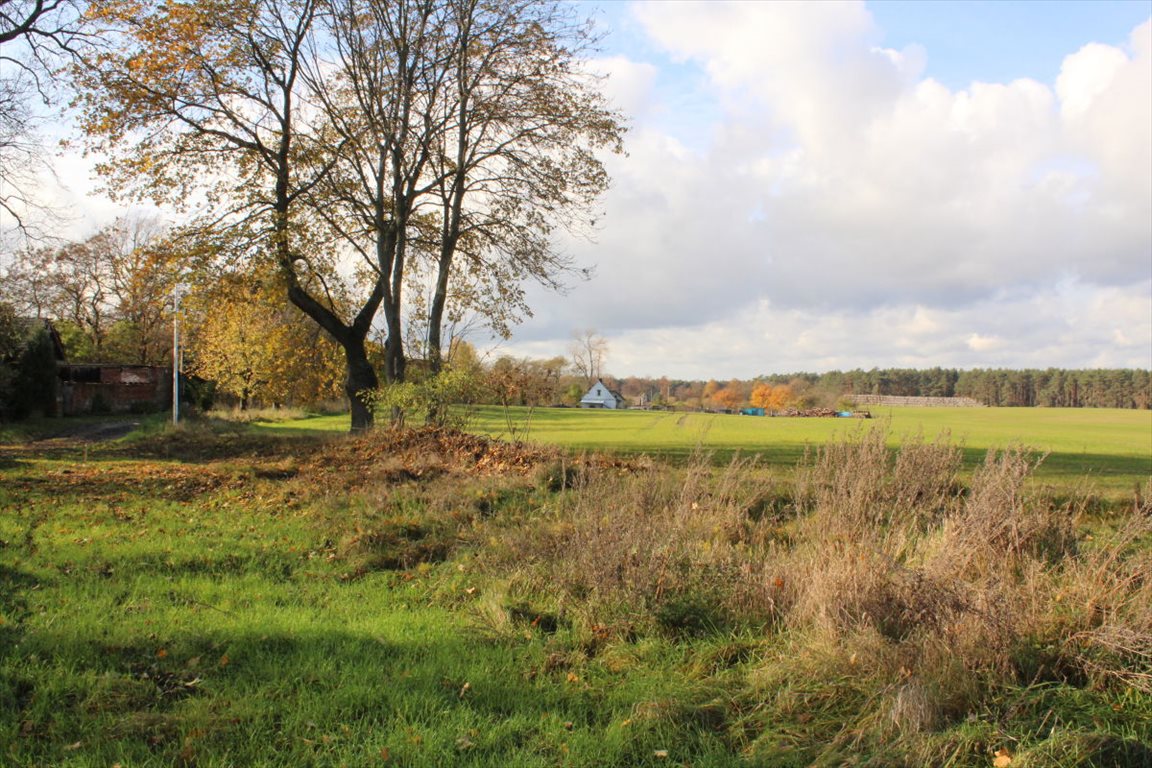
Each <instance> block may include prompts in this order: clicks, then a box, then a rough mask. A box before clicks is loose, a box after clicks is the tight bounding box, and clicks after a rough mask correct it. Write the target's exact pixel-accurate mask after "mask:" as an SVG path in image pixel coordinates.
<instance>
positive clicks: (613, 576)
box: [499, 457, 762, 633]
mask: <svg viewBox="0 0 1152 768" xmlns="http://www.w3.org/2000/svg"><path fill="white" fill-rule="evenodd" d="M755 474H756V473H754V472H753V470H752V465H751V463H749V462H747V461H744V460H740V459H737V460H735V461H733V463H732V464H731V465H729V467H728V468H727V469H726V470H722V471H720V472H715V471H714V470H713V469H712V468H711V466H710V464H709V462H708V460H707V457H698V458H697V460H696V461H693V462H692V463H691V464H690V466H689V467H688V468H687V469H685V470H684V471H683V473H682V474H676V473H671V472H668V471H667V470H666V469H660V470H656V469H649V470H643V471H633V472H628V473H619V472H606V471H599V472H597V471H592V470H591V469H589V468H586V469H584V470H582V472H581V474H580V476H579V478H580V479H579V482H576V483H574V485H575V487H574V488H572V489H571V490H570V491H569V492H568V493H566V494H563V495H560V496H557V497H556V499H555V506H554V507H552V508H550V509H549V510H547V513H546V514H545V515H542V516H540V517H539V518H538V519H536V520H534V521H533V522H532V523H531V525H529V526H528V527H517V529H516V530H514V531H510V532H508V533H507V534H506V535H505V536H504V537H502V543H503V545H504V547H505V549H503V551H502V553H501V554H500V556H499V564H500V565H501V566H502V567H506V566H508V565H513V566H514V567H517V572H518V579H516V580H514V583H513V584H512V591H513V592H514V593H517V594H514V595H513V597H514V598H519V597H520V596H521V595H523V596H530V595H532V594H538V593H541V592H543V593H549V592H551V593H554V594H555V593H558V594H560V595H561V597H562V601H563V602H564V603H566V604H569V605H572V604H575V603H579V604H581V605H582V606H583V609H584V610H586V611H587V612H588V614H589V621H590V622H593V623H597V624H600V625H606V624H612V623H614V622H617V621H618V620H623V621H619V622H618V623H619V625H620V626H631V625H632V624H633V623H634V622H640V623H647V624H649V625H650V626H651V625H655V626H660V627H663V628H664V629H668V630H672V631H675V632H685V633H695V632H701V631H707V630H709V629H713V628H716V627H718V626H723V625H724V624H725V623H726V622H727V621H728V620H729V619H730V618H731V617H732V616H733V615H734V612H733V610H732V603H733V600H734V599H735V598H734V596H735V595H736V593H737V591H738V589H737V587H738V585H739V584H740V583H741V580H742V578H743V577H744V576H746V574H747V568H746V567H744V566H746V565H747V563H748V548H747V545H746V542H747V538H748V535H749V531H750V526H751V524H750V522H749V519H748V509H749V506H750V505H751V504H752V502H753V497H754V496H755V494H756V493H757V492H758V490H759V486H760V485H762V483H758V482H753V481H751V480H750V478H752V477H753V476H754V475H755ZM552 476H553V473H552V472H551V471H550V472H549V474H548V477H547V478H545V480H548V479H549V478H551V477H552ZM517 591H518V592H517ZM745 618H747V617H745Z"/></svg>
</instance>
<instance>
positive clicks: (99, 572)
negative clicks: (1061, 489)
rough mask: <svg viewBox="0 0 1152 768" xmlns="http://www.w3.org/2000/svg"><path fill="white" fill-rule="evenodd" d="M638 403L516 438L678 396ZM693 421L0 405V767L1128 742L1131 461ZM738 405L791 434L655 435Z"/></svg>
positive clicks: (1148, 544)
mask: <svg viewBox="0 0 1152 768" xmlns="http://www.w3.org/2000/svg"><path fill="white" fill-rule="evenodd" d="M1085 413H1094V415H1095V416H1097V417H1099V416H1100V415H1101V412H1085ZM541 415H547V416H548V417H549V418H545V419H541V420H540V421H539V422H537V418H538V417H540V416H541ZM937 415H938V416H939V417H940V424H947V422H948V419H949V414H937ZM1061 415H1062V414H1061ZM654 416H655V415H654V414H642V413H620V414H588V413H580V412H575V411H556V412H541V411H538V412H537V413H536V414H534V416H533V422H534V427H533V431H532V433H531V435H530V436H531V437H533V438H536V437H543V436H545V435H547V434H548V432H547V431H546V430H545V429H544V427H545V425H547V424H548V423H549V422H550V421H551V422H552V429H553V431H554V433H555V434H567V436H568V438H569V439H568V440H567V442H566V443H565V444H566V445H569V446H573V447H577V446H579V445H581V442H580V441H581V440H585V439H588V438H587V436H586V435H585V431H586V430H593V431H594V430H595V429H603V430H605V431H606V432H608V433H611V434H615V435H616V439H617V440H618V441H619V443H618V444H619V446H620V448H621V450H623V451H626V452H632V451H636V450H642V452H648V453H656V452H658V451H655V450H653V446H654V445H657V446H658V445H659V444H660V443H661V440H658V439H656V438H655V437H653V436H654V435H660V434H662V433H672V434H676V431H675V430H676V429H680V430H686V429H689V427H688V424H689V420H690V419H685V421H684V422H682V423H680V424H679V425H677V423H676V421H675V420H674V421H671V422H657V421H656V420H654V418H653V417H654ZM672 416H673V415H671V414H668V415H661V418H666V417H672ZM485 418H488V419H497V418H499V419H503V418H504V415H503V414H502V413H499V412H490V413H487V414H486V413H484V412H480V413H478V414H476V415H475V416H474V421H473V425H474V426H476V427H481V426H483V424H484V421H483V419H485ZM679 418H680V417H679V416H675V419H676V420H679ZM691 418H692V419H695V418H699V419H700V422H699V424H697V425H696V427H693V428H694V429H698V434H697V435H694V436H693V437H692V438H691V439H683V440H682V441H681V442H679V443H677V442H676V441H674V440H671V439H666V440H665V442H664V443H663V445H664V446H665V448H666V450H664V451H662V452H663V453H667V454H669V455H672V456H675V457H677V461H675V462H672V463H671V464H664V463H661V462H650V461H644V460H639V459H632V458H628V457H623V458H621V457H618V456H617V457H613V456H603V455H597V456H589V457H586V458H585V459H583V460H579V459H576V458H573V457H572V456H571V455H568V456H565V455H564V454H562V453H558V452H557V451H555V450H553V449H550V448H535V447H531V446H516V445H506V444H501V443H492V442H489V441H486V440H485V439H484V438H481V437H476V436H471V435H467V434H452V433H441V432H398V433H397V432H393V433H387V434H385V433H371V434H367V435H364V436H358V437H347V436H342V435H337V434H333V433H332V431H333V430H340V429H341V427H342V426H346V422H344V423H343V425H342V424H341V421H340V420H339V419H331V418H327V419H325V418H317V419H308V420H302V421H301V420H295V421H287V422H282V423H276V424H273V423H265V424H263V425H261V426H259V427H253V426H252V425H248V424H236V423H230V422H226V421H202V422H199V423H195V422H194V423H190V424H187V425H185V426H183V427H181V428H179V429H170V428H167V427H165V426H164V425H163V424H162V423H160V421H159V420H157V419H153V420H145V421H144V422H143V423H142V425H141V429H140V430H138V431H137V432H135V433H133V434H131V435H128V436H127V437H125V438H121V439H117V440H112V441H108V442H91V441H89V440H88V438H87V437H84V438H83V439H76V438H74V437H60V436H58V433H59V431H60V430H59V429H58V428H54V427H56V425H47V426H43V425H41V426H40V427H37V428H36V429H33V430H32V431H31V432H27V431H25V432H8V433H6V435H5V436H2V437H0V765H4V766H9V765H10V766H17V767H19V768H33V767H35V768H39V767H40V766H51V767H52V768H55V767H56V766H62V767H69V768H71V767H76V768H80V767H83V768H97V767H99V768H111V767H112V766H120V767H121V768H136V767H145V766H157V767H159V766H165V767H169V766H179V767H180V768H208V767H212V766H219V767H221V768H223V766H240V765H260V766H270V767H276V768H279V767H283V768H288V767H289V766H292V767H295V766H317V767H320V766H333V767H335V766H375V765H380V766H410V767H411V768H422V767H423V766H477V767H479V766H493V767H497V766H499V767H500V768H503V766H541V767H544V766H589V767H591V766H620V767H621V768H624V767H626V766H696V767H699V766H717V767H718V766H734V767H735V766H764V767H765V768H791V767H793V766H795V767H796V768H799V767H800V766H840V765H860V766H862V765H872V766H908V767H909V768H911V767H912V766H917V767H919V766H925V765H932V766H948V767H951V768H985V767H986V766H989V765H992V764H993V761H994V760H995V759H996V758H1001V763H1000V764H1001V765H1003V764H1005V763H1003V758H1009V759H1010V760H1011V763H1010V764H1011V765H1014V766H1026V767H1027V766H1031V768H1066V767H1067V766H1085V767H1086V766H1100V767H1101V768H1104V767H1108V768H1113V767H1119V766H1125V767H1127V766H1137V767H1140V766H1148V767H1149V768H1152V577H1150V573H1152V571H1150V568H1152V561H1150V560H1149V553H1150V552H1152V507H1150V506H1149V505H1148V502H1147V501H1146V494H1147V492H1148V491H1147V490H1145V491H1144V493H1145V499H1144V500H1141V499H1139V498H1137V499H1135V500H1134V499H1133V497H1132V495H1131V493H1129V495H1128V497H1127V501H1126V502H1125V503H1121V502H1119V501H1118V502H1117V504H1115V505H1112V506H1110V507H1108V508H1107V509H1104V508H1101V507H1095V506H1092V505H1085V504H1082V503H1080V502H1079V501H1077V500H1075V499H1071V500H1068V499H1064V498H1058V499H1053V498H1051V497H1049V496H1047V495H1045V494H1044V493H1043V491H1042V489H1041V488H1039V487H1038V486H1037V485H1036V484H1033V483H1031V482H1030V481H1029V477H1030V472H1031V469H1030V465H1029V462H1028V460H1027V459H1026V458H1025V457H1023V456H1020V455H1016V454H1013V453H1011V452H1009V453H1007V454H1005V455H1003V456H1002V457H1001V458H1000V459H999V460H997V462H995V463H993V464H991V465H989V466H986V467H982V468H980V469H977V470H971V469H969V470H967V471H961V467H962V464H963V462H964V461H966V460H967V457H966V454H965V452H964V451H961V450H959V449H956V448H953V447H950V446H946V445H932V444H921V443H916V442H915V441H913V442H911V443H908V444H905V445H904V446H901V447H900V448H898V449H897V450H895V451H892V452H890V451H889V448H888V447H886V446H885V444H884V443H885V441H886V440H888V433H884V434H880V435H879V439H878V438H877V437H876V436H872V437H869V436H867V435H861V434H855V435H853V436H852V437H851V438H850V439H847V440H836V441H833V442H831V443H829V442H827V441H826V440H824V439H823V438H821V437H820V432H819V430H824V429H829V430H834V431H837V434H841V435H842V434H843V430H845V429H849V430H850V429H852V428H854V427H856V426H857V425H856V424H849V423H845V422H844V421H834V420H829V421H821V422H815V421H807V420H795V421H790V420H789V421H786V420H782V419H777V420H771V419H761V420H757V419H753V418H750V417H748V418H744V419H742V418H740V417H727V418H724V417H704V416H701V417H691ZM900 418H902V417H901V415H899V414H894V415H893V418H892V421H891V423H890V424H889V425H888V429H889V430H890V431H893V432H895V431H896V430H897V429H899V424H900V423H901V422H900ZM916 418H918V419H923V418H924V415H923V412H921V413H920V415H919V416H918V417H916ZM914 421H915V419H909V420H908V421H907V422H905V423H907V424H912V423H913V422H914ZM749 422H752V423H751V424H750V423H749ZM763 422H767V423H763ZM1118 422H1119V427H1118V428H1117V432H1116V434H1117V435H1118V436H1119V437H1118V438H1117V439H1116V442H1117V443H1123V441H1124V440H1125V439H1131V435H1132V433H1133V432H1136V431H1138V430H1139V424H1138V423H1134V422H1131V421H1129V420H1127V419H1125V418H1124V417H1123V416H1121V417H1119V419H1118ZM994 423H999V422H994ZM645 424H647V425H648V432H643V431H642V430H643V425H645ZM709 424H710V425H711V426H707V425H709ZM628 425H632V426H631V428H630V429H623V430H621V429H620V428H621V427H627V426H628ZM754 425H755V426H758V427H763V428H765V429H767V428H773V429H781V430H782V429H790V430H792V433H791V438H790V440H789V441H787V442H783V441H782V442H781V444H782V445H788V446H791V445H795V446H801V447H802V446H804V445H805V444H809V445H814V446H815V447H816V450H814V452H813V454H812V455H811V456H810V458H809V460H808V462H807V463H806V464H805V465H804V466H802V467H800V468H799V469H793V468H792V467H791V466H787V471H785V472H780V473H777V472H775V470H774V469H773V471H772V472H769V473H767V476H766V474H765V473H764V472H762V471H760V470H759V469H757V468H756V467H754V466H748V465H742V464H740V463H739V462H737V463H734V464H732V463H728V464H724V465H721V466H716V465H713V464H710V463H707V462H704V461H700V460H691V459H688V460H680V459H679V457H681V456H684V455H686V454H687V453H689V452H690V451H691V450H692V448H693V446H694V445H695V443H697V442H699V441H700V437H699V435H700V434H702V435H703V436H704V439H705V441H706V444H707V445H708V446H709V447H711V448H722V449H724V450H735V449H737V448H739V449H741V450H750V447H751V446H755V445H757V444H759V445H761V446H764V445H766V443H765V442H764V441H763V433H760V439H761V442H760V443H756V442H755V441H753V440H752V438H751V437H749V433H750V431H751V430H752V428H753V426H754ZM785 425H786V426H785ZM80 426H81V427H82V430H81V431H82V433H83V435H91V434H99V433H100V429H101V428H102V426H101V424H100V423H99V422H92V423H83V424H81V425H80ZM537 427H539V431H537ZM492 428H493V429H495V428H497V426H496V425H493V426H492ZM1050 428H1051V429H1052V430H1053V432H1052V434H1054V435H1056V436H1061V435H1062V436H1063V437H1064V439H1065V440H1066V441H1067V440H1069V439H1071V442H1065V443H1064V445H1066V446H1069V447H1068V448H1067V449H1066V450H1067V451H1068V453H1069V454H1073V453H1075V451H1076V448H1075V447H1074V446H1075V445H1076V444H1077V443H1079V444H1080V445H1082V446H1089V445H1092V443H1090V442H1089V437H1088V435H1092V434H1098V433H1100V432H1101V431H1102V428H1101V425H1099V424H1097V425H1096V426H1092V425H1090V424H1083V425H1081V426H1080V427H1078V428H1070V427H1069V426H1068V425H1067V423H1065V424H1064V425H1063V426H1061V425H1060V424H1052V425H1050ZM565 430H567V432H566V433H565ZM953 430H954V434H955V427H954V426H953ZM985 430H986V432H985V433H984V434H985V437H984V438H982V439H985V440H988V441H992V440H993V438H995V437H996V435H995V434H993V432H994V429H993V427H992V426H991V425H989V426H987V427H985ZM907 431H914V430H911V429H909V430H907ZM925 433H926V434H929V435H930V434H931V432H930V431H929V430H928V429H927V428H925ZM1069 433H1073V434H1074V435H1075V437H1074V438H1069ZM629 434H631V435H632V436H631V437H629ZM638 434H639V435H643V436H642V437H637V436H636V435H638ZM973 434H977V433H976V432H975V431H974V433H973ZM54 436H55V437H54ZM718 436H724V439H725V440H727V441H729V442H728V443H723V442H721V441H720V440H719V439H718ZM29 437H37V438H41V439H39V440H37V441H29V440H28V438H29ZM51 437H54V439H48V440H45V439H43V438H51ZM825 437H827V435H826V436H825ZM553 439H554V440H556V442H561V441H560V440H559V439H557V438H555V436H554V437H553ZM662 439H663V438H662ZM969 439H970V440H974V439H975V438H972V437H969ZM1096 439H1100V438H1096ZM1010 441H1011V440H1010V439H1006V442H1010ZM1103 442H1104V443H1108V445H1106V446H1104V447H1100V446H1099V445H1097V447H1096V448H1095V449H1094V450H1093V453H1092V455H1098V456H1103V457H1105V458H1104V460H1105V461H1110V460H1111V459H1109V458H1108V457H1109V456H1113V455H1119V456H1123V455H1124V452H1123V451H1117V450H1116V448H1115V447H1114V444H1113V443H1109V442H1108V440H1107V439H1104V440H1103ZM1110 446H1111V451H1112V452H1111V453H1110V452H1109V447H1110ZM767 447H768V449H769V451H771V449H772V443H771V442H768V443H767ZM969 450H971V449H969ZM1128 450H1132V449H1131V448H1129V449H1128ZM791 451H793V449H791V448H788V449H787V450H782V451H780V452H777V453H771V452H770V453H769V454H768V456H769V458H770V460H771V461H772V462H780V466H781V467H782V468H783V467H785V464H784V463H783V462H786V461H787V460H788V459H787V457H789V456H794V455H798V454H796V453H793V452H791ZM1081 453H1083V454H1084V455H1087V454H1088V451H1082V452H1081ZM1137 458H1139V454H1138V453H1137ZM1145 474H1147V473H1145ZM1135 477H1136V476H1135V475H1133V476H1130V477H1129V478H1128V480H1129V481H1133V479H1134V478H1135Z"/></svg>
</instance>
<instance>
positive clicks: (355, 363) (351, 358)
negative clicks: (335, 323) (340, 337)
mask: <svg viewBox="0 0 1152 768" xmlns="http://www.w3.org/2000/svg"><path fill="white" fill-rule="evenodd" d="M341 346H342V347H343V348H344V357H345V361H346V363H347V365H348V375H347V378H345V380H344V392H345V393H347V395H348V402H349V403H350V404H351V406H352V431H353V432H363V431H364V430H367V429H371V428H372V425H373V424H374V423H375V415H374V413H373V411H372V404H371V403H370V402H368V401H366V399H365V396H366V395H368V393H370V392H372V391H374V390H375V389H376V388H377V387H378V386H379V385H380V380H379V379H378V378H377V377H376V371H375V370H373V369H372V364H371V363H369V362H368V353H367V352H366V351H365V348H364V339H362V338H359V339H357V338H348V339H347V340H346V341H342V342H341Z"/></svg>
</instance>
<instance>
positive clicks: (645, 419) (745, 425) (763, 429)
mask: <svg viewBox="0 0 1152 768" xmlns="http://www.w3.org/2000/svg"><path fill="white" fill-rule="evenodd" d="M872 415H873V417H874V418H872V419H870V420H863V419H839V418H783V417H782V418H772V417H756V416H736V415H728V414H710V413H677V412H663V411H600V410H583V409H578V408H534V409H527V408H509V409H505V408H499V407H494V406H482V407H479V408H476V409H474V410H472V411H471V412H470V414H469V416H468V417H467V421H466V424H467V429H468V430H469V431H472V432H476V433H478V434H484V435H489V436H492V437H497V438H501V439H505V440H522V441H526V442H531V443H539V444H544V445H556V446H561V447H564V448H569V449H574V450H578V451H609V452H618V453H626V454H649V455H654V456H665V457H669V458H672V459H677V460H683V459H685V458H687V457H688V456H690V455H691V454H692V453H693V452H695V451H697V450H698V449H702V450H704V451H707V452H710V453H712V454H713V455H714V458H715V460H716V461H717V462H724V461H727V460H728V459H729V458H730V457H731V456H732V454H733V453H735V452H740V453H741V454H742V455H757V456H760V457H761V459H762V460H763V462H764V463H766V464H767V465H769V466H776V467H781V468H791V467H793V466H795V464H796V463H797V462H798V461H799V460H800V459H801V458H802V457H803V456H804V453H805V451H806V450H809V449H812V448H815V447H817V446H820V445H824V444H825V443H827V442H829V441H830V440H839V439H843V438H845V437H849V436H852V435H853V434H856V433H858V432H859V431H860V430H865V431H867V430H871V429H884V430H887V433H888V441H889V444H890V445H893V446H895V445H898V444H900V443H903V442H905V441H906V440H908V439H910V438H917V437H920V438H922V439H924V440H925V441H928V442H932V441H935V440H937V439H941V438H943V439H947V440H948V441H950V442H952V443H954V444H957V445H961V446H962V447H963V448H964V456H965V464H966V466H967V467H968V468H969V469H971V468H972V467H974V466H976V465H977V464H979V463H980V462H982V461H983V460H984V457H985V455H986V453H987V452H988V451H989V450H993V449H996V450H999V449H1004V448H1009V447H1014V446H1018V447H1024V448H1027V449H1030V450H1033V451H1035V452H1037V453H1039V454H1046V457H1045V458H1044V461H1043V464H1042V465H1041V467H1040V469H1039V470H1038V472H1037V477H1038V478H1039V479H1040V480H1042V481H1044V482H1049V483H1053V484H1056V485H1059V486H1061V487H1066V488H1071V487H1078V486H1082V485H1083V484H1084V483H1085V482H1087V483H1089V484H1090V486H1091V487H1092V489H1093V490H1094V491H1096V492H1099V493H1103V494H1107V495H1121V496H1125V495H1130V494H1131V492H1132V489H1133V487H1134V486H1135V485H1141V484H1143V483H1144V482H1145V481H1147V479H1148V478H1149V477H1150V476H1152V411H1133V410H1113V409H1090V408H877V409H873V410H872ZM263 427H264V428H268V429H274V430H291V431H295V430H300V431H305V430H316V431H334V432H339V431H344V430H346V429H347V428H348V419H347V417H346V416H329V417H318V418H314V419H306V420H299V421H286V422H276V423H267V424H264V425H263Z"/></svg>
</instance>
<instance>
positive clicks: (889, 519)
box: [796, 427, 962, 554]
mask: <svg viewBox="0 0 1152 768" xmlns="http://www.w3.org/2000/svg"><path fill="white" fill-rule="evenodd" d="M887 443H888V432H887V430H886V429H884V428H879V427H877V428H873V429H868V430H865V429H864V428H863V427H861V428H859V429H857V430H856V431H855V432H854V433H853V434H850V435H848V436H846V437H844V438H843V439H841V440H839V441H836V442H830V443H829V444H828V445H826V446H824V447H823V448H820V449H819V450H818V451H817V452H816V455H815V457H814V459H810V460H809V461H807V462H805V464H804V465H802V466H801V467H799V468H798V469H797V473H796V497H797V498H798V499H799V500H801V501H802V503H803V504H804V506H805V508H806V509H807V510H808V511H810V513H811V516H810V518H809V525H810V533H811V534H812V535H813V536H814V537H815V536H816V535H817V533H818V538H820V539H823V540H828V539H836V540H844V541H862V540H869V541H875V540H878V539H887V540H888V543H889V544H892V543H895V539H897V538H900V539H908V538H910V537H916V536H918V535H919V534H920V533H922V532H923V531H924V530H926V529H927V528H928V527H930V526H931V525H933V524H935V523H936V522H937V521H938V520H939V519H940V518H941V517H943V516H944V515H945V514H946V513H947V512H948V511H949V510H950V509H951V508H952V507H954V506H955V504H956V501H957V499H958V497H959V493H960V490H959V484H958V483H957V480H956V473H957V472H958V470H959V469H960V464H961V459H962V453H961V450H960V449H959V448H958V447H956V446H953V445H950V444H949V442H948V436H947V435H946V434H944V435H941V436H940V437H939V438H938V439H937V440H936V441H935V442H932V443H926V442H924V439H923V437H922V436H920V435H916V436H912V437H909V438H907V439H906V440H905V441H904V443H903V445H901V447H900V448H899V449H897V450H895V451H893V450H891V449H890V448H889V447H888V444H887ZM906 543H907V542H906ZM885 548H886V549H889V550H892V549H893V547H892V546H886V547H885ZM899 549H900V547H896V548H895V550H896V552H895V553H896V554H898V553H899Z"/></svg>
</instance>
